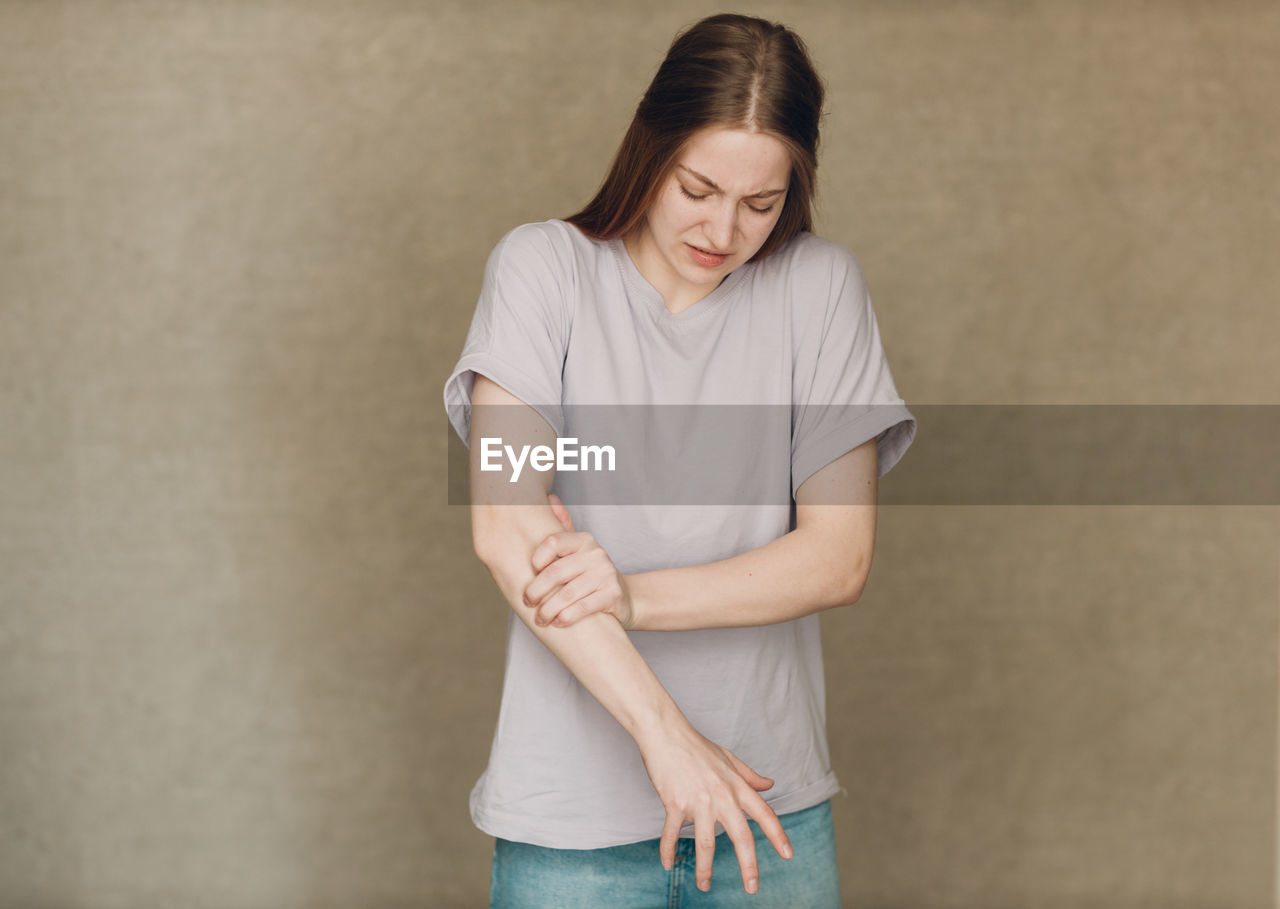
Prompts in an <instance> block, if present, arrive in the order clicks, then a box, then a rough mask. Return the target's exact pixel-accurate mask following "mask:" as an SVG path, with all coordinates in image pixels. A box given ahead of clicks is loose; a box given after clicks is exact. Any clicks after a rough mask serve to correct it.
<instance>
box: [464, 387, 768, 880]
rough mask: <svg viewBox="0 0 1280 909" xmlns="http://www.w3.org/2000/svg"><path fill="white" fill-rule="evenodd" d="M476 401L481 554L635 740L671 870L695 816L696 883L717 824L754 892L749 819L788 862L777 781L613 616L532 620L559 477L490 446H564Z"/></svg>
mask: <svg viewBox="0 0 1280 909" xmlns="http://www.w3.org/2000/svg"><path fill="white" fill-rule="evenodd" d="M471 400H472V405H473V406H472V419H471V439H470V451H471V455H470V457H471V502H472V505H471V529H472V540H473V543H474V546H475V551H476V555H478V556H479V557H480V560H481V561H482V562H483V563H484V565H485V567H486V568H488V569H489V573H490V574H491V575H492V576H493V579H494V582H495V583H496V584H497V585H498V589H499V590H500V591H501V592H502V595H503V597H504V598H505V599H506V600H507V602H508V603H509V604H510V605H511V608H512V609H513V610H515V613H516V616H517V617H518V618H519V619H520V621H522V622H523V623H524V624H525V626H526V627H527V628H528V629H529V631H530V632H532V634H533V635H534V636H535V637H537V638H538V640H540V641H541V642H542V643H543V644H544V645H545V646H546V647H547V649H549V650H550V651H551V652H552V653H553V654H555V656H556V658H557V659H559V660H560V662H562V663H563V664H564V665H565V666H566V667H567V668H568V669H569V671H570V672H572V673H573V674H574V676H575V677H576V678H577V679H578V681H579V682H581V683H582V684H583V686H584V687H586V689H587V690H588V691H590V692H591V694H592V695H593V696H594V697H595V698H596V700H598V701H599V702H600V703H601V705H603V706H604V708H605V709H606V710H608V711H609V713H610V714H612V715H613V717H614V718H615V719H616V720H617V721H618V722H619V723H620V724H621V725H622V727H623V728H624V729H626V730H627V732H628V733H629V734H630V735H631V737H632V738H633V739H635V741H636V745H637V746H638V747H639V749H640V754H641V757H642V758H643V760H644V764H645V769H646V771H647V772H648V774H649V778H650V780H651V781H652V782H653V785H654V788H655V789H656V790H657V792H658V795H659V796H660V797H661V799H662V803H663V806H664V807H665V808H666V812H667V818H666V823H665V825H664V826H663V829H662V836H661V839H662V842H661V847H660V854H661V858H662V864H663V866H664V867H666V868H670V867H671V866H672V864H673V863H674V861H675V847H676V840H677V838H678V837H679V833H680V828H681V826H683V824H684V822H685V820H686V819H691V820H693V822H694V829H695V844H696V853H697V863H696V864H697V879H698V886H699V887H701V888H702V889H704V890H705V889H708V888H709V887H710V886H711V859H712V856H713V855H714V854H715V827H716V822H717V821H719V822H720V824H721V825H723V827H724V829H725V831H726V832H727V833H728V834H729V837H730V839H731V840H732V841H733V843H734V848H735V850H736V852H737V857H738V864H739V866H740V867H741V869H742V880H743V885H744V887H745V888H746V889H747V891H748V892H751V893H754V892H755V890H756V881H757V878H758V873H757V865H756V855H755V841H754V838H753V836H752V834H751V829H750V827H748V826H747V822H746V818H745V817H744V816H743V812H746V813H747V814H748V815H750V816H751V817H752V818H753V819H754V820H755V821H756V822H757V823H758V824H759V825H760V827H761V829H762V830H763V831H764V832H765V834H766V835H767V836H768V838H769V841H770V842H771V843H772V844H773V846H774V848H775V849H777V850H778V853H779V854H780V855H782V856H783V857H784V858H790V857H791V845H790V842H789V841H788V839H787V835H786V833H785V831H783V829H782V824H781V822H780V821H779V820H778V818H777V815H775V814H774V812H773V810H772V809H771V808H770V807H769V806H768V804H766V803H765V801H764V799H762V798H761V797H760V795H759V793H758V792H757V791H756V790H757V789H768V788H769V786H771V785H772V781H770V780H768V779H767V778H765V777H761V776H760V775H759V774H757V773H755V771H753V770H752V769H751V768H749V767H747V765H746V764H744V763H742V761H740V760H739V759H738V758H737V756H735V755H734V754H732V753H731V752H730V751H728V750H727V749H725V748H722V747H720V746H719V745H717V744H715V743H714V742H712V741H710V740H709V739H707V738H706V737H704V736H703V735H701V734H700V733H699V732H698V731H697V730H696V729H695V728H694V727H693V725H692V724H691V723H690V722H689V721H688V719H687V718H686V717H685V716H684V715H683V714H682V713H681V712H680V710H679V708H678V707H677V706H676V704H675V701H674V700H672V698H671V695H670V694H668V693H667V691H666V689H665V688H663V687H662V684H661V682H659V681H658V678H657V676H656V675H654V673H653V670H652V669H650V668H649V665H648V664H647V663H645V661H644V659H643V657H641V656H640V653H639V651H637V650H636V649H635V646H634V645H633V644H632V643H631V639H630V638H629V637H628V636H627V633H626V631H625V630H624V629H623V627H622V625H620V624H619V623H618V621H617V620H616V619H615V618H614V617H613V616H611V615H606V614H602V613H596V614H593V615H590V616H587V617H586V618H584V619H582V620H581V621H579V622H576V623H574V624H573V625H571V626H568V627H563V628H562V627H556V626H553V625H545V626H544V625H538V624H536V623H535V622H534V614H535V612H536V610H535V609H534V608H533V607H530V606H528V605H526V604H525V602H524V590H525V588H526V587H528V585H529V582H530V581H532V580H533V578H534V570H533V563H532V554H533V551H534V549H536V548H537V546H538V544H539V543H541V542H542V541H543V540H544V539H546V537H547V536H549V535H550V534H553V533H557V532H560V531H561V530H563V528H562V527H561V525H560V522H559V520H557V518H556V516H555V514H554V513H553V512H552V510H551V507H550V505H549V504H548V502H547V495H548V493H549V491H550V488H551V481H552V478H553V476H554V473H553V472H552V471H537V470H533V469H530V468H529V465H527V464H526V465H525V469H524V470H523V471H522V472H521V473H520V476H519V478H518V479H517V481H516V482H514V483H513V482H510V476H509V472H508V471H507V470H499V471H482V470H481V469H480V462H481V455H482V448H483V446H482V444H481V439H483V438H498V439H501V440H502V444H504V445H510V446H512V448H513V449H514V450H516V451H519V450H521V448H522V446H524V445H530V446H537V445H546V446H548V447H550V448H552V449H553V450H554V448H555V442H556V437H555V433H554V432H553V430H552V429H551V427H550V426H549V425H548V424H547V422H546V420H545V419H543V418H542V416H541V415H539V414H538V413H537V411H535V410H534V409H533V408H531V407H529V406H527V405H525V404H524V402H522V401H521V400H520V399H518V398H516V397H515V396H514V395H512V394H510V393H509V392H507V391H506V390H505V389H503V388H502V387H501V386H499V385H497V384H496V383H494V382H492V381H490V380H489V379H488V378H486V377H485V376H482V375H477V376H476V379H475V385H474V388H473V390H472V399H471ZM601 553H603V550H602V551H601ZM602 557H607V556H602ZM566 785H572V781H566Z"/></svg>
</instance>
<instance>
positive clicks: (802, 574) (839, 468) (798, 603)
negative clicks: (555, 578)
mask: <svg viewBox="0 0 1280 909" xmlns="http://www.w3.org/2000/svg"><path fill="white" fill-rule="evenodd" d="M877 477H878V460H877V455H876V440H875V439H869V440H868V441H866V442H864V443H863V444H862V445H859V446H858V447H857V448H855V449H853V450H852V451H849V452H847V453H846V454H844V455H843V456H841V457H839V458H837V459H836V460H834V461H832V462H831V463H830V464H828V465H826V466H825V467H823V468H822V469H821V470H819V471H817V472H815V473H814V474H813V475H812V476H811V477H809V479H807V480H805V482H804V483H803V484H801V486H800V488H799V489H798V490H796V529H795V530H792V531H791V532H789V533H787V534H784V535H783V536H781V537H779V538H778V539H776V540H773V541H772V542H770V543H767V544H765V545H764V546H761V547H759V548H757V549H752V550H750V551H748V552H744V553H742V554H740V555H737V556H734V557H733V558H730V559H724V560H723V561H719V562H711V563H708V564H706V565H694V566H688V567H683V568H668V569H663V570H660V571H647V572H643V573H640V574H633V575H625V576H622V586H623V587H624V588H625V593H624V594H623V597H622V599H623V600H627V599H629V603H622V602H620V603H619V604H616V608H611V607H610V606H609V605H608V604H601V602H600V600H599V598H598V597H597V598H595V599H594V600H593V601H592V605H586V603H585V602H584V601H580V600H572V599H571V597H572V596H573V594H572V593H562V591H565V589H566V588H565V587H558V588H553V587H552V584H551V582H549V581H548V580H547V579H545V578H544V580H543V581H542V583H539V582H538V579H537V578H535V579H534V582H533V583H531V584H530V587H529V590H530V591H532V593H533V596H532V597H530V600H531V602H533V603H539V602H540V606H539V610H538V614H539V619H540V620H543V621H546V620H548V619H554V620H555V623H556V624H558V625H571V624H573V623H574V622H576V621H577V620H578V619H580V618H582V617H583V616H585V615H588V614H590V613H591V612H595V611H610V612H613V613H614V614H615V616H617V617H618V618H619V621H622V622H623V624H624V625H625V626H626V627H627V628H630V629H633V630H637V631H689V630H692V629H697V628H726V627H740V626H747V625H771V624H774V623H776V622H785V621H788V620H790V619H797V618H800V617H802V616H806V615H810V614H811V613H815V612H821V611H822V610H824V609H830V608H831V607H833V606H844V605H848V604H851V603H854V602H857V600H858V598H859V597H860V596H861V595H862V589H863V586H864V585H865V584H866V581H867V575H868V573H869V572H870V570H871V557H872V553H873V551H874V549H875V536H876V497H877V491H878V487H877ZM835 503H839V504H835ZM552 561H554V559H553V560H552ZM546 567H550V566H549V565H548V566H546ZM549 577H551V575H548V578H549ZM619 612H622V613H623V614H624V615H625V614H626V613H627V612H629V615H628V616H627V617H626V618H623V616H622V615H618V613H619Z"/></svg>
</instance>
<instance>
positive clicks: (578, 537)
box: [530, 533, 591, 572]
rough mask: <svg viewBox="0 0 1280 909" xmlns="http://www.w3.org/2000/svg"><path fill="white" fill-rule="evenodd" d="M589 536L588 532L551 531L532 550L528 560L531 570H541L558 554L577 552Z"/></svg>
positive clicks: (558, 555)
mask: <svg viewBox="0 0 1280 909" xmlns="http://www.w3.org/2000/svg"><path fill="white" fill-rule="evenodd" d="M590 538H591V534H589V533H553V534H550V535H549V536H547V538H546V539H544V540H543V541H542V542H541V543H539V544H538V546H537V548H536V549H534V550H533V555H532V556H530V561H531V562H532V563H533V570H534V571H535V572H536V571H541V570H542V569H544V568H546V567H547V566H548V565H550V564H551V563H552V562H553V561H555V560H556V559H558V558H559V557H560V556H567V555H569V554H570V553H573V552H577V551H578V550H579V549H581V548H582V547H583V545H584V543H585V542H586V540H587V539H590Z"/></svg>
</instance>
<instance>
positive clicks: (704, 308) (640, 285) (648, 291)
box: [608, 237, 750, 322]
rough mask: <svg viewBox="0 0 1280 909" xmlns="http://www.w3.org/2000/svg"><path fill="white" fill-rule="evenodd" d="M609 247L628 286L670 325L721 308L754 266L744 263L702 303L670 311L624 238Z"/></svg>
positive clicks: (609, 244) (703, 299)
mask: <svg viewBox="0 0 1280 909" xmlns="http://www.w3.org/2000/svg"><path fill="white" fill-rule="evenodd" d="M608 246H609V249H611V250H612V251H613V256H614V258H615V259H616V260H617V263H618V268H619V270H621V272H622V277H623V279H624V280H625V281H626V283H627V284H628V285H630V286H631V288H632V289H633V290H635V291H636V292H637V293H638V294H639V296H640V297H641V298H643V299H644V301H645V302H646V304H647V305H648V306H649V309H650V310H652V312H653V314H654V316H655V317H657V318H659V319H663V320H665V321H668V322H689V321H692V320H693V319H697V318H700V317H701V316H703V315H705V314H707V313H709V312H713V311H715V310H716V309H718V308H719V307H718V305H717V304H719V303H720V302H721V301H723V300H724V298H725V297H726V296H727V295H728V294H730V293H732V292H733V288H734V287H736V286H737V285H738V282H739V281H741V280H742V276H743V274H744V273H745V272H746V270H747V265H749V264H750V263H747V262H744V263H743V264H742V265H739V266H738V267H737V268H735V269H734V270H733V271H731V272H729V274H727V275H725V278H724V280H723V281H721V282H720V283H719V284H718V285H716V288H715V290H713V291H711V293H709V294H707V295H706V296H705V297H703V298H702V299H701V300H699V301H698V302H696V303H694V304H692V305H691V306H688V307H686V308H685V309H682V310H680V312H672V311H671V310H669V309H667V304H666V303H665V302H664V301H663V299H662V294H660V293H659V292H658V289H657V288H656V287H654V286H653V285H652V284H650V283H649V279H648V278H646V277H645V276H644V275H642V274H641V273H640V269H638V268H636V263H635V262H633V261H632V259H631V253H629V252H627V247H626V244H625V243H623V241H622V238H621V237H614V238H613V239H612V240H609V241H608Z"/></svg>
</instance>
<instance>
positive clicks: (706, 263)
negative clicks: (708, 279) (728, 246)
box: [685, 243, 729, 268]
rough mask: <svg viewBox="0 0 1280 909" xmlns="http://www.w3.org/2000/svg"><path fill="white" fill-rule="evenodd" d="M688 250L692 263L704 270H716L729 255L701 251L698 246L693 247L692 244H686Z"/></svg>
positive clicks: (710, 250)
mask: <svg viewBox="0 0 1280 909" xmlns="http://www.w3.org/2000/svg"><path fill="white" fill-rule="evenodd" d="M685 246H687V247H688V248H689V256H690V257H691V258H692V259H693V261H694V262H696V263H697V264H699V265H701V266H703V267H704V268H716V267H718V266H720V265H723V264H724V262H725V260H726V259H728V258H729V253H727V252H719V251H718V250H714V249H703V248H702V247H700V246H694V245H693V244H692V243H686V244H685Z"/></svg>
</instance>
